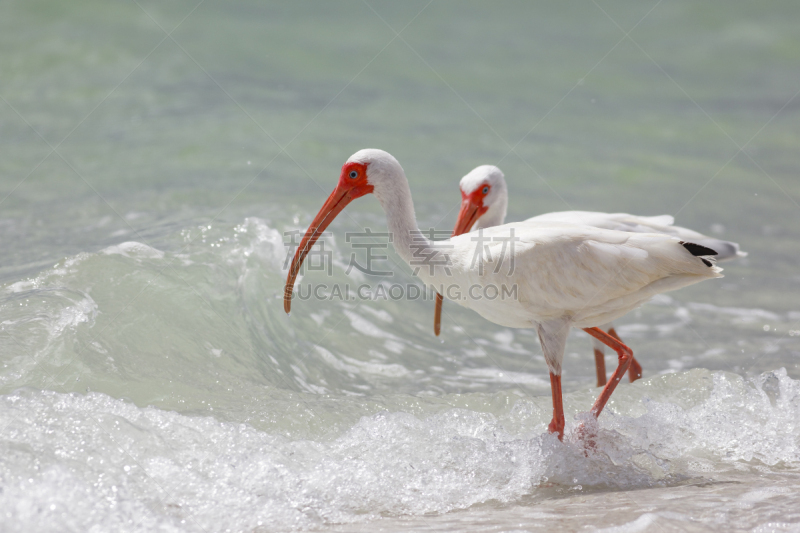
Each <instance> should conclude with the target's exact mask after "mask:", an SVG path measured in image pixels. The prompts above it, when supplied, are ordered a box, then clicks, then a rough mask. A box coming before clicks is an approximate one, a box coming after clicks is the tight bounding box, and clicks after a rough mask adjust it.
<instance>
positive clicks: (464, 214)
mask: <svg viewBox="0 0 800 533" xmlns="http://www.w3.org/2000/svg"><path fill="white" fill-rule="evenodd" d="M459 188H460V189H461V210H460V211H459V213H458V219H457V220H456V225H455V229H453V236H456V235H461V234H462V233H468V232H470V231H474V230H479V229H484V228H491V227H493V226H499V225H501V224H503V223H504V222H505V218H506V209H507V207H508V187H507V186H506V180H505V176H504V174H503V172H502V171H501V170H500V169H499V168H497V167H496V166H494V165H481V166H479V167H476V168H474V169H472V171H470V172H469V173H468V174H467V175H465V176H464V177H463V178H461V182H460V183H459ZM536 222H556V223H570V224H579V225H582V226H593V227H595V228H603V229H612V230H617V231H627V232H636V233H663V234H665V235H672V236H674V237H677V238H679V239H680V240H682V241H687V242H693V243H696V244H700V245H703V246H706V247H707V248H711V249H713V250H715V251H716V252H717V256H716V260H717V261H725V260H726V259H732V258H735V257H744V256H746V255H747V253H745V252H742V251H740V250H739V245H738V244H736V243H735V242H730V241H723V240H721V239H715V238H713V237H708V236H706V235H703V234H702V233H698V232H696V231H693V230H690V229H688V228H682V227H680V226H673V225H672V224H673V222H674V219H673V217H671V216H670V215H661V216H655V217H640V216H636V215H629V214H627V213H599V212H592V211H560V212H555V213H547V214H544V215H539V216H535V217H532V218H529V219H527V220H525V221H524V222H520V223H519V224H527V223H536ZM442 303H443V297H442V295H441V294H437V295H436V309H435V313H434V320H433V331H434V333H435V334H436V335H439V332H440V331H441V320H442ZM598 327H599V328H600V329H602V330H603V331H605V332H607V333H608V334H609V335H611V336H612V337H614V338H616V339H617V340H619V341H621V340H622V339H620V338H619V335H617V332H616V331H615V330H614V324H612V323H608V324H604V325H601V326H598ZM592 344H593V347H594V357H595V367H596V370H597V386H598V387H602V386H603V385H605V384H606V365H605V345H604V344H603V343H601V342H600V341H598V340H597V339H595V338H594V337H593V338H592ZM628 377H629V378H630V380H631V381H635V380H637V379H639V378H640V377H642V367H641V365H640V364H639V362H638V361H636V359H635V358H631V365H630V368H629V369H628Z"/></svg>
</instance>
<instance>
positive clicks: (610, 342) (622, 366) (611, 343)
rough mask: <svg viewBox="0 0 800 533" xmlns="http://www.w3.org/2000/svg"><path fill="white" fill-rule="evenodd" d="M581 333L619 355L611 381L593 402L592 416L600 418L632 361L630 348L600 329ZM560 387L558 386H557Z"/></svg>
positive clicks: (586, 330) (590, 329) (587, 329)
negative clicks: (586, 334) (617, 364)
mask: <svg viewBox="0 0 800 533" xmlns="http://www.w3.org/2000/svg"><path fill="white" fill-rule="evenodd" d="M583 331H585V332H586V333H588V334H589V335H591V336H592V337H594V338H595V339H597V340H599V341H600V342H602V343H603V344H605V345H606V346H608V347H609V348H611V349H612V350H614V351H615V352H617V354H618V355H619V366H617V369H616V370H615V371H614V373H613V374H612V375H611V379H610V380H609V381H608V383H606V386H605V388H604V389H603V392H601V393H600V396H598V397H597V400H596V401H595V402H594V405H593V406H592V414H593V415H594V416H595V418H597V417H598V416H600V413H602V412H603V407H605V406H606V403H607V402H608V399H609V398H611V393H613V392H614V389H616V388H617V384H618V383H619V381H620V380H621V379H622V376H624V375H625V372H627V371H628V366H629V365H630V363H631V359H633V352H632V351H631V349H630V348H628V347H627V346H625V345H624V344H623V343H622V341H619V340H617V339H615V338H614V337H612V336H611V335H609V334H608V333H606V332H605V331H603V330H602V329H600V328H584V329H583ZM552 382H553V378H552V377H551V378H550V383H551V384H552ZM559 385H560V384H559ZM554 394H555V393H554Z"/></svg>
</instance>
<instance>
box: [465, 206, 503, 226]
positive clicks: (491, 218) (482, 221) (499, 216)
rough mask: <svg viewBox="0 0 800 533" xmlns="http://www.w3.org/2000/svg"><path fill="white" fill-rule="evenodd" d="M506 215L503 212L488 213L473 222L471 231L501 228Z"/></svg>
mask: <svg viewBox="0 0 800 533" xmlns="http://www.w3.org/2000/svg"><path fill="white" fill-rule="evenodd" d="M505 218H506V213H505V211H500V210H497V211H494V212H491V211H490V212H488V213H486V214H485V215H483V216H482V217H481V218H479V219H478V221H477V222H475V225H474V226H473V227H472V230H471V231H475V230H479V229H486V228H493V227H495V226H502V225H503V222H505Z"/></svg>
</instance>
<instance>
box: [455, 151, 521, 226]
mask: <svg viewBox="0 0 800 533" xmlns="http://www.w3.org/2000/svg"><path fill="white" fill-rule="evenodd" d="M459 187H460V188H461V210H460V211H459V213H458V220H457V221H456V227H455V229H454V230H453V236H455V235H461V234H462V233H467V232H469V231H471V230H473V229H477V228H479V227H483V228H488V227H491V226H496V225H499V224H502V223H503V221H504V220H505V218H506V209H507V208H508V192H507V190H506V180H505V178H504V176H503V172H502V171H501V170H500V169H499V168H497V167H496V166H494V165H481V166H479V167H476V168H474V169H473V170H472V171H471V172H470V173H469V174H467V175H466V176H464V177H463V178H461V183H459Z"/></svg>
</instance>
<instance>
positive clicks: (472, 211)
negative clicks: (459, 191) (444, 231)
mask: <svg viewBox="0 0 800 533" xmlns="http://www.w3.org/2000/svg"><path fill="white" fill-rule="evenodd" d="M485 212H486V209H485V208H484V207H483V206H482V205H480V204H476V203H475V202H473V201H472V198H470V197H469V196H467V197H466V198H464V199H462V200H461V209H460V210H459V212H458V219H457V220H456V227H455V228H453V235H452V236H453V237H455V236H456V235H461V234H463V233H467V232H469V230H471V229H472V226H474V225H475V222H477V220H478V219H479V218H480V216H481V215H482V214H483V213H485Z"/></svg>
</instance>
